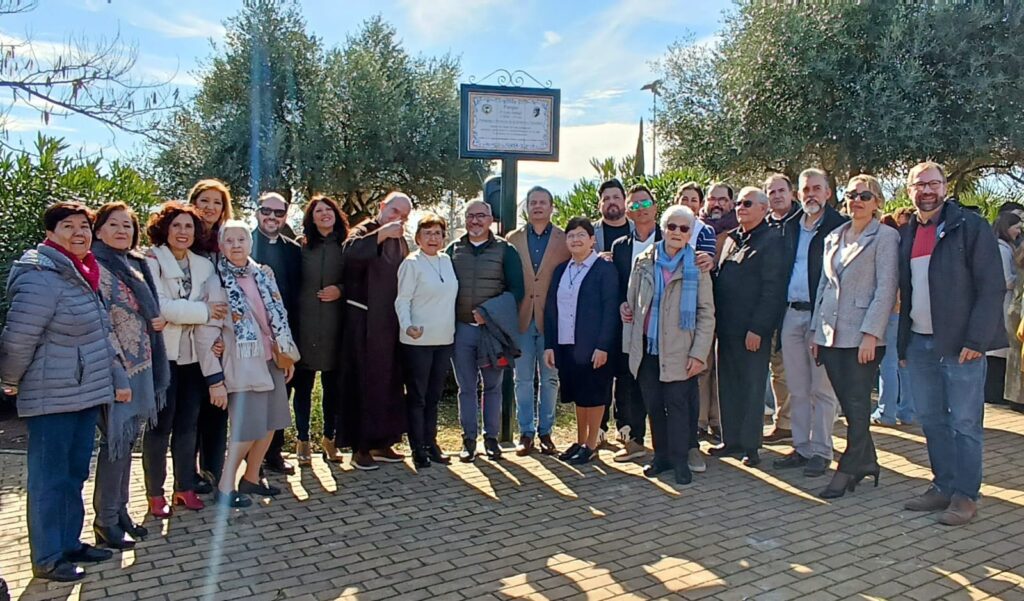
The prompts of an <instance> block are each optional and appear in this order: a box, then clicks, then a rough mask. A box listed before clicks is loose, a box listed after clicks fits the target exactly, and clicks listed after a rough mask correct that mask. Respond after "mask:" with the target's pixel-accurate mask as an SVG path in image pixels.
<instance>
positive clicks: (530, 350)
mask: <svg viewBox="0 0 1024 601" xmlns="http://www.w3.org/2000/svg"><path fill="white" fill-rule="evenodd" d="M519 350H520V351H522V353H523V354H522V355H520V356H519V358H518V359H516V378H515V379H516V416H517V419H518V420H519V433H520V434H522V435H524V436H530V437H533V436H534V435H536V434H537V433H538V432H539V433H540V434H541V436H543V435H545V434H551V428H552V427H553V426H554V425H555V397H556V395H557V394H558V370H557V369H555V368H553V367H548V366H547V365H546V364H545V363H544V335H543V334H541V333H540V331H538V330H537V324H536V322H534V321H533V320H530V327H529V328H528V329H527V330H526V333H524V334H520V335H519ZM538 366H539V369H540V423H539V424H537V425H536V426H535V425H534V403H533V390H534V381H535V380H536V376H537V371H538Z"/></svg>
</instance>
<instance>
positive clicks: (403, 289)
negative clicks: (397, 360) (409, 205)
mask: <svg viewBox="0 0 1024 601" xmlns="http://www.w3.org/2000/svg"><path fill="white" fill-rule="evenodd" d="M446 230H447V224H446V223H445V220H444V219H442V218H441V217H438V216H437V215H433V214H427V215H425V216H424V217H423V218H422V219H420V221H419V224H417V226H416V244H417V245H419V250H417V251H416V252H414V253H411V254H410V255H409V256H408V257H406V258H405V260H403V261H402V264H401V266H399V268H398V296H397V297H396V298H395V311H397V312H398V324H399V341H400V342H401V343H402V353H403V357H404V358H405V361H404V364H405V377H406V383H405V391H406V392H405V395H406V407H407V410H408V419H409V446H410V447H412V460H413V464H414V465H415V466H416V468H417V469H419V468H424V467H430V463H431V461H433V462H437V463H444V464H447V463H449V462H450V461H451V460H450V459H449V458H448V457H446V456H445V455H444V453H442V452H441V448H440V447H439V446H438V445H437V404H438V403H439V402H440V400H441V393H442V391H443V390H444V382H445V379H446V378H447V377H448V370H449V369H450V368H451V360H452V351H453V349H454V342H455V296H456V294H458V292H459V282H458V280H457V279H455V269H454V268H453V267H452V260H451V258H450V257H449V256H448V255H447V254H445V253H443V252H441V250H442V249H443V248H444V241H445V234H446Z"/></svg>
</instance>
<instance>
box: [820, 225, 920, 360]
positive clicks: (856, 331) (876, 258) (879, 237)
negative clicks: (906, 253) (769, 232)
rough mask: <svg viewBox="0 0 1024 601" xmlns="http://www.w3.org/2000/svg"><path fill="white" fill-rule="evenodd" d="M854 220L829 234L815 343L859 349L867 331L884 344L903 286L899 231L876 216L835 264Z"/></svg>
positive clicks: (879, 343) (880, 344)
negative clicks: (886, 331) (842, 257)
mask: <svg viewBox="0 0 1024 601" xmlns="http://www.w3.org/2000/svg"><path fill="white" fill-rule="evenodd" d="M851 225H852V224H851V222H846V223H844V224H843V225H841V226H839V227H837V228H836V229H835V230H833V231H832V233H830V234H829V235H828V236H827V237H826V238H825V254H824V263H823V266H822V270H821V279H820V280H819V282H818V297H817V301H816V302H815V307H814V319H813V321H812V324H811V327H812V329H813V330H814V338H813V340H814V342H815V343H817V344H819V345H822V346H828V347H834V348H856V347H858V346H860V343H861V340H862V338H863V336H864V334H871V335H872V336H874V337H876V338H877V339H878V346H884V345H885V327H886V325H887V324H888V323H889V315H890V314H891V313H892V309H893V307H894V306H895V304H896V291H897V290H898V289H899V263H898V261H899V246H900V235H899V232H897V231H896V230H895V229H893V228H891V227H889V226H887V225H886V226H883V225H882V224H881V223H879V221H878V220H877V219H876V220H874V221H872V222H871V223H870V224H868V226H867V228H865V229H864V232H863V233H861V235H860V238H859V239H858V240H856V241H855V242H853V243H852V244H851V245H850V246H851V248H848V254H847V255H846V256H845V258H844V259H843V260H841V262H839V263H838V265H837V264H836V257H837V255H839V247H840V241H841V240H842V236H843V235H845V234H846V232H847V231H848V230H849V229H850V226H851Z"/></svg>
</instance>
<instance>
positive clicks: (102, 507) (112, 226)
mask: <svg viewBox="0 0 1024 601" xmlns="http://www.w3.org/2000/svg"><path fill="white" fill-rule="evenodd" d="M93 232H94V235H95V238H96V240H95V242H93V245H92V251H93V253H94V254H95V255H96V260H97V261H99V264H100V265H101V266H102V267H103V269H102V271H101V274H100V294H101V295H102V296H103V298H104V299H105V300H106V303H107V308H108V311H109V313H110V322H111V326H112V327H113V335H114V339H115V340H116V341H117V343H118V347H119V352H120V357H121V362H122V364H123V365H124V368H125V371H126V372H127V374H128V383H129V386H130V388H131V391H132V401H131V402H130V403H114V404H113V405H109V406H106V407H104V408H103V411H102V412H101V413H100V421H99V426H100V435H101V436H100V453H99V457H98V458H97V460H96V486H95V490H94V492H93V509H94V510H95V512H96V518H95V520H94V522H93V532H94V533H95V534H96V540H97V542H103V543H104V544H106V545H107V546H109V547H110V548H112V549H128V548H131V547H133V546H134V545H135V541H136V540H138V539H141V538H143V537H145V536H146V534H147V533H148V531H147V529H146V528H144V527H143V526H140V525H138V524H135V523H134V522H133V521H132V519H131V517H130V516H129V515H128V485H129V482H130V478H131V466H132V447H133V446H134V444H135V441H136V439H137V438H138V436H139V434H140V432H141V431H142V428H143V426H144V425H145V424H146V423H149V424H150V425H156V420H157V415H158V413H159V411H160V410H161V409H163V407H164V405H165V403H166V400H167V396H166V392H167V387H168V385H169V384H170V377H171V372H170V364H169V362H168V360H167V351H166V349H165V347H164V339H163V336H162V335H161V334H160V332H161V331H162V330H163V329H164V326H165V325H167V321H166V320H165V319H164V318H163V317H160V303H159V302H158V301H157V292H156V283H155V282H154V280H153V274H152V273H150V271H149V266H148V265H147V264H146V257H145V256H144V255H143V254H142V253H140V252H138V251H136V250H135V248H136V246H138V243H139V220H138V218H136V216H135V213H134V212H133V211H132V210H131V208H129V207H128V205H126V204H125V203H123V202H109V203H107V204H105V205H103V206H102V207H100V209H99V211H97V212H96V222H95V223H94V224H93Z"/></svg>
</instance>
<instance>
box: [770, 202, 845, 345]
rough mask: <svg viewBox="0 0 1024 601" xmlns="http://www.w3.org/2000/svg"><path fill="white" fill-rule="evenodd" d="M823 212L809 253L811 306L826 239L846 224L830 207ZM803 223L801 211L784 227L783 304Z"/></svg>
mask: <svg viewBox="0 0 1024 601" xmlns="http://www.w3.org/2000/svg"><path fill="white" fill-rule="evenodd" d="M821 211H822V212H823V213H824V215H822V216H821V217H820V219H821V223H819V224H818V231H817V232H815V233H814V237H813V238H811V246H810V248H809V249H808V251H807V289H808V290H809V291H810V293H811V298H810V301H811V306H814V301H815V297H816V296H817V295H818V281H819V280H821V262H822V259H823V257H824V255H825V237H826V236H828V235H829V233H831V232H832V230H834V229H836V228H837V227H839V226H841V225H843V224H844V223H846V217H843V216H842V215H840V214H839V211H837V210H835V209H833V208H832V207H830V206H829V205H825V206H824V207H822V209H821ZM803 222H804V213H803V211H801V212H800V214H799V216H794V217H793V219H790V220H789V221H787V222H786V224H785V225H784V226H783V228H784V229H783V231H782V236H783V244H784V246H785V248H786V274H785V286H786V287H785V288H784V289H783V291H782V296H783V299H782V300H783V302H785V301H786V300H787V299H786V298H785V297H786V294H787V292H788V291H789V279H790V278H791V277H793V265H794V264H795V263H796V251H797V247H798V246H799V245H800V228H802V227H803ZM779 328H782V315H781V314H780V315H779Z"/></svg>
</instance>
